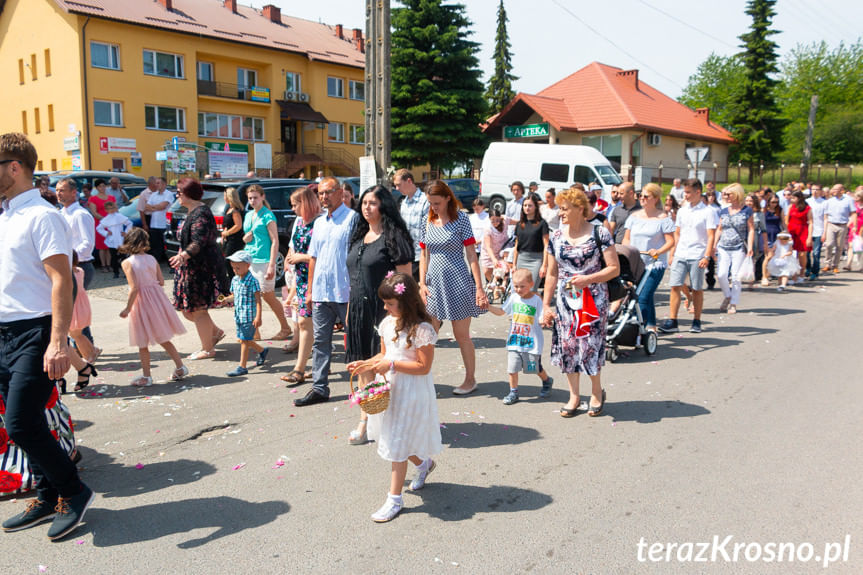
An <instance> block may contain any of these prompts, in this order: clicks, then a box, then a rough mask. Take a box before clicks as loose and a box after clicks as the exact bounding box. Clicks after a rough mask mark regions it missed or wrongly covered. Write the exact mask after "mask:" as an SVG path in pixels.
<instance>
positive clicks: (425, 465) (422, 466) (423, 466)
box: [417, 459, 431, 471]
mask: <svg viewBox="0 0 863 575" xmlns="http://www.w3.org/2000/svg"><path fill="white" fill-rule="evenodd" d="M430 461H431V459H423V462H422V463H420V464H419V465H417V469H419V470H420V471H426V470H428V468H429V462H430Z"/></svg>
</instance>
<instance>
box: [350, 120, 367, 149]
mask: <svg viewBox="0 0 863 575" xmlns="http://www.w3.org/2000/svg"><path fill="white" fill-rule="evenodd" d="M365 143H366V127H365V126H360V125H359V124H351V144H365Z"/></svg>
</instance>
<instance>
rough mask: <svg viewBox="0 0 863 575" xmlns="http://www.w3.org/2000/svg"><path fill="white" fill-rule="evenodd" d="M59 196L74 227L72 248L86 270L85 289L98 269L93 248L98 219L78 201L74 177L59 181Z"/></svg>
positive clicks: (64, 215) (79, 264) (63, 210)
mask: <svg viewBox="0 0 863 575" xmlns="http://www.w3.org/2000/svg"><path fill="white" fill-rule="evenodd" d="M57 198H58V199H59V200H60V205H62V206H63V209H62V210H60V213H61V214H63V218H64V219H65V220H66V223H67V224H69V227H70V228H71V229H72V249H73V250H74V251H75V253H76V254H78V267H79V268H81V269H82V270H84V289H85V290H86V289H89V287H90V282H91V281H93V275H95V273H96V269H95V268H94V267H93V248H94V247H95V245H96V221H95V220H94V219H93V214H91V213H90V210H87V209H86V208H84V207H82V206H81V204H79V203H78V187H77V186H76V185H75V180H73V179H72V178H64V179H62V180H60V181H59V182H57Z"/></svg>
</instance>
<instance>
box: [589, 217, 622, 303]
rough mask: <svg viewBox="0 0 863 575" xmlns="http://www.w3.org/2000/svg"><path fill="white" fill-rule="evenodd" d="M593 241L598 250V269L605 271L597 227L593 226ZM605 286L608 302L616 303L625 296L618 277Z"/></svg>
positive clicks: (620, 279)
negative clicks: (606, 287)
mask: <svg viewBox="0 0 863 575" xmlns="http://www.w3.org/2000/svg"><path fill="white" fill-rule="evenodd" d="M593 241H594V242H596V248H597V249H598V250H599V264H600V266H601V268H600V269H605V258H604V257H603V255H602V244H601V243H600V241H599V226H593ZM605 285H607V286H608V301H610V302H612V301H617V300H619V299H621V298H622V297H623V296H625V295H626V284H625V283H624V282H623V278H621V277H620V275H618V276H616V277H613V278H611V279H610V280H608V281H607V282H605Z"/></svg>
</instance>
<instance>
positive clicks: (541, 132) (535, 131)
mask: <svg viewBox="0 0 863 575" xmlns="http://www.w3.org/2000/svg"><path fill="white" fill-rule="evenodd" d="M543 136H548V123H547V122H546V123H544V124H525V125H524V126H506V127H504V129H503V137H504V138H540V137H543Z"/></svg>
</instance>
